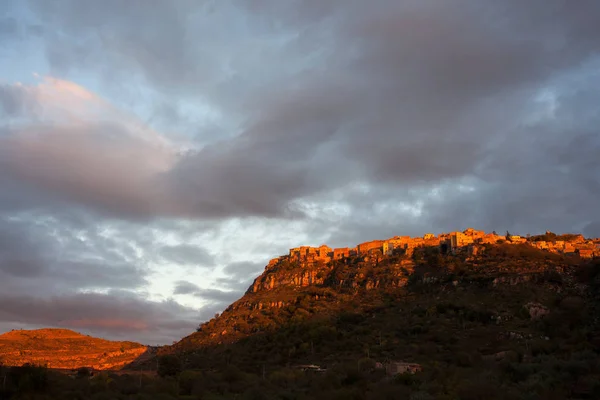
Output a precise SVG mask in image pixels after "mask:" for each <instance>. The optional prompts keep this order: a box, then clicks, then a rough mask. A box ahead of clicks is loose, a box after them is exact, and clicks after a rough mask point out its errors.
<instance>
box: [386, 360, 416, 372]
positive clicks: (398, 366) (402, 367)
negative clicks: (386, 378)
mask: <svg viewBox="0 0 600 400" xmlns="http://www.w3.org/2000/svg"><path fill="white" fill-rule="evenodd" d="M422 370H423V367H421V364H415V363H407V362H402V361H400V362H398V361H392V362H389V363H387V364H386V366H385V372H386V373H387V374H388V375H401V374H416V373H417V372H420V371H422Z"/></svg>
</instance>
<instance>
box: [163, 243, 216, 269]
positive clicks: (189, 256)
mask: <svg viewBox="0 0 600 400" xmlns="http://www.w3.org/2000/svg"><path fill="white" fill-rule="evenodd" d="M160 255H161V256H162V257H163V258H165V259H166V260H169V261H171V262H174V263H177V264H193V265H198V266H205V267H210V266H213V265H214V264H215V259H214V257H213V256H212V255H211V254H210V253H209V252H208V251H207V250H206V249H203V248H202V247H200V246H197V245H189V244H181V245H177V246H164V247H162V248H161V249H160Z"/></svg>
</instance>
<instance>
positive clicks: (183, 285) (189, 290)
mask: <svg viewBox="0 0 600 400" xmlns="http://www.w3.org/2000/svg"><path fill="white" fill-rule="evenodd" d="M198 290H200V288H199V287H198V285H196V284H194V283H191V282H187V281H178V282H176V284H175V289H174V290H173V294H193V293H195V292H197V291H198Z"/></svg>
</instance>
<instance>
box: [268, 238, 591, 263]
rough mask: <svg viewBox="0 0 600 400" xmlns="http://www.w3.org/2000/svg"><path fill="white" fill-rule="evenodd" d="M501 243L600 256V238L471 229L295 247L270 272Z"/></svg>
mask: <svg viewBox="0 0 600 400" xmlns="http://www.w3.org/2000/svg"><path fill="white" fill-rule="evenodd" d="M499 243H506V244H527V245H529V246H532V247H535V248H537V249H541V250H545V251H548V252H551V253H556V254H564V255H574V256H579V257H582V258H593V257H600V238H595V239H586V238H584V237H583V235H581V234H564V235H556V234H555V233H552V232H549V231H547V232H546V233H545V234H544V235H535V236H531V235H527V236H525V237H523V236H519V235H511V234H510V233H508V232H507V233H506V234H505V235H498V234H497V233H496V232H492V233H486V232H484V231H479V230H476V229H473V228H467V229H465V230H464V231H462V232H450V233H442V234H439V235H437V236H436V235H435V234H433V233H426V234H425V235H423V236H422V237H410V236H394V237H392V238H389V239H386V240H373V241H369V242H364V243H360V244H359V245H357V246H356V247H353V248H348V247H343V248H335V249H332V248H331V247H329V246H327V245H321V246H319V247H311V246H301V247H295V248H292V249H290V251H289V254H288V255H284V256H280V257H277V258H274V259H272V260H271V261H269V264H268V265H267V270H268V269H269V268H270V267H273V266H275V265H277V264H279V263H280V262H282V261H284V260H287V261H290V262H297V263H300V264H304V265H310V264H312V263H318V262H321V263H327V262H330V261H332V260H341V259H344V258H347V257H357V256H358V257H364V258H365V259H368V258H371V257H379V256H390V255H393V254H397V253H402V254H405V255H407V256H409V257H410V256H412V254H413V253H414V251H415V249H418V248H422V247H437V248H439V250H440V253H441V254H450V253H451V254H457V253H466V254H467V255H469V256H472V255H476V254H478V253H479V252H480V251H482V250H483V249H484V246H485V245H486V244H488V245H489V244H499Z"/></svg>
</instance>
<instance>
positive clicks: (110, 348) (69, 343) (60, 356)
mask: <svg viewBox="0 0 600 400" xmlns="http://www.w3.org/2000/svg"><path fill="white" fill-rule="evenodd" d="M145 351H146V346H143V345H141V344H139V343H133V342H114V341H109V340H105V339H99V338H93V337H90V336H85V335H82V334H80V333H77V332H74V331H71V330H68V329H37V330H14V331H10V332H6V333H4V334H2V335H0V361H1V362H2V363H3V364H4V365H14V366H20V365H23V364H26V363H30V364H35V365H46V366H47V367H49V368H61V369H62V368H64V369H76V368H79V367H92V368H94V369H118V368H120V367H122V366H124V365H126V364H129V363H130V362H131V361H133V360H134V359H136V358H138V357H139V356H140V355H141V354H143V353H144V352H145Z"/></svg>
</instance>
